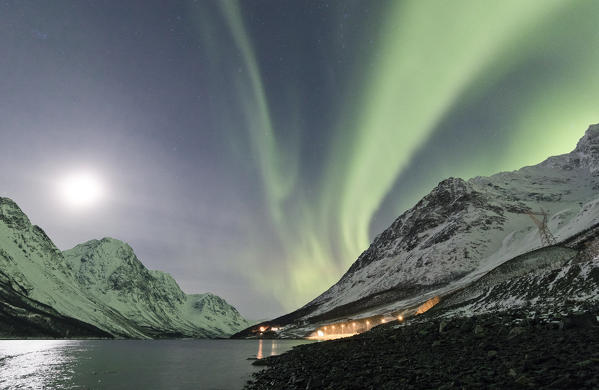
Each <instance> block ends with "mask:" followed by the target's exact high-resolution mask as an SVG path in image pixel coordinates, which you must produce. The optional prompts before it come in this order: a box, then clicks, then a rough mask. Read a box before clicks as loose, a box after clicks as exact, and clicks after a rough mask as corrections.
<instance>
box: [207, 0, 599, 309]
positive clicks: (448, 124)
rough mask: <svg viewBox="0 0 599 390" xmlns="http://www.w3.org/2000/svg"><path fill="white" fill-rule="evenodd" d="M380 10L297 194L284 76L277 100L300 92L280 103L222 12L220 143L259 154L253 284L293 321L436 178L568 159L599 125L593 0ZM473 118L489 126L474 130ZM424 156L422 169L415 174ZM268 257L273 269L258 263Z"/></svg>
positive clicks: (245, 36) (235, 13) (247, 43)
mask: <svg viewBox="0 0 599 390" xmlns="http://www.w3.org/2000/svg"><path fill="white" fill-rule="evenodd" d="M312 4H314V3H312ZM378 5H379V6H380V10H379V11H378V13H377V15H378V16H377V17H375V19H376V20H377V21H378V23H379V24H380V25H377V26H375V27H373V25H372V24H368V25H367V26H366V27H365V28H364V29H365V30H367V31H368V34H367V35H365V36H361V37H358V38H356V40H357V42H356V41H354V43H353V45H355V46H360V47H366V46H367V52H366V53H365V51H364V50H362V51H360V52H359V53H355V54H353V55H351V56H350V59H351V61H350V63H351V66H348V71H347V72H346V73H345V74H344V75H343V77H344V80H343V81H344V83H345V84H346V85H348V86H351V87H346V88H341V89H340V93H339V94H338V96H336V101H335V103H334V104H333V108H332V111H333V112H334V113H335V116H334V119H333V120H332V128H331V129H329V131H330V134H331V135H330V136H329V142H327V143H326V145H325V151H324V152H323V157H322V159H321V160H319V161H318V162H319V165H318V169H317V170H316V173H313V172H312V173H310V174H309V176H310V178H311V181H312V183H317V184H316V185H314V184H313V185H311V186H309V191H307V190H306V188H305V183H306V181H307V179H305V178H303V176H306V174H305V173H302V172H301V169H300V167H301V166H302V165H303V164H306V163H308V162H306V161H304V160H303V157H302V153H301V151H299V150H298V148H299V147H298V142H297V140H298V139H299V138H300V137H301V135H300V133H301V131H302V129H301V124H299V123H297V115H294V110H296V109H297V105H300V106H301V105H302V104H303V103H302V99H304V98H305V95H306V94H305V93H304V92H302V89H301V88H300V87H299V86H298V84H299V82H293V81H290V83H289V85H288V86H286V89H287V91H286V92H287V93H290V94H291V95H293V93H294V90H295V91H298V92H297V96H296V98H295V99H290V101H291V102H293V103H289V104H287V105H284V107H283V108H280V102H278V101H277V100H276V99H277V98H276V97H271V96H270V95H269V93H270V92H271V91H272V90H269V89H268V88H267V86H266V83H265V81H264V77H265V74H266V71H265V70H264V69H261V61H263V56H267V55H268V53H265V52H264V51H262V52H259V51H257V50H256V49H255V46H254V45H255V42H254V39H256V38H255V37H254V36H253V35H252V31H251V30H250V28H249V25H251V23H252V21H251V20H250V21H249V22H248V21H246V19H245V15H246V14H245V12H246V10H245V8H244V4H243V3H236V2H233V1H226V2H220V12H221V15H222V17H223V23H224V25H225V26H226V27H227V30H228V34H229V36H228V38H221V39H222V40H225V39H228V40H230V41H229V43H231V44H232V45H234V47H235V51H236V52H237V54H236V55H237V56H238V58H239V63H240V64H241V65H240V66H241V67H242V69H243V72H240V71H236V72H234V71H231V72H230V74H228V75H227V76H226V77H230V78H231V79H232V80H234V83H233V84H232V85H234V86H235V95H236V97H235V102H236V103H235V104H237V105H238V106H239V107H241V109H242V111H243V125H242V126H228V128H229V130H230V133H231V134H230V137H231V139H232V140H233V141H232V145H234V146H233V149H235V148H237V150H239V149H241V150H243V149H245V150H246V152H245V153H248V154H251V155H252V156H253V159H251V161H253V162H254V164H255V169H256V171H257V172H259V177H260V181H261V183H262V188H263V190H262V192H263V197H262V199H263V202H264V204H265V210H266V218H267V219H268V220H269V226H270V227H271V230H270V231H255V232H253V238H252V240H251V242H252V244H251V245H248V247H247V248H245V251H244V252H245V253H244V254H243V255H242V256H243V258H244V264H246V265H247V269H248V270H249V277H250V278H251V280H252V283H253V284H254V286H256V288H258V289H260V290H261V291H263V292H264V294H273V295H275V296H276V297H277V299H278V300H279V301H280V302H281V304H282V305H283V307H284V308H285V309H287V310H289V309H294V308H297V307H298V306H299V305H302V304H304V303H306V302H308V301H309V300H310V299H312V298H314V297H315V296H317V295H318V294H319V293H321V292H322V291H324V290H325V289H327V288H328V287H330V286H331V285H332V284H333V283H334V282H336V281H337V280H338V278H340V276H341V275H342V273H343V272H345V270H346V269H347V268H348V267H349V265H350V264H351V263H352V262H353V261H355V259H356V258H357V257H358V255H359V254H360V253H361V251H363V250H364V249H366V248H367V246H368V245H369V242H370V241H371V239H372V238H373V236H374V235H376V234H377V233H378V232H380V231H381V230H382V229H383V228H384V227H385V226H386V225H388V224H389V223H390V222H392V220H393V219H394V218H395V217H397V216H398V215H399V214H400V213H401V212H402V211H404V210H405V209H407V208H409V207H411V205H412V204H413V203H414V202H415V201H417V199H418V198H419V197H421V196H422V195H424V194H426V193H427V192H428V191H430V189H431V188H432V187H433V186H434V185H435V184H436V182H438V181H439V180H441V179H443V178H444V177H448V176H458V177H463V178H469V177H473V176H477V175H489V174H492V173H495V172H499V171H502V170H511V169H517V168H519V167H521V166H524V165H529V164H533V163H537V162H539V161H541V160H543V159H544V158H546V157H547V156H550V155H556V154H561V153H565V152H568V151H570V150H571V149H572V148H573V147H574V145H575V142H576V141H577V139H578V138H579V137H580V136H581V134H582V131H583V130H584V129H586V127H587V126H588V125H589V124H590V123H594V122H597V117H598V116H597V114H598V102H599V85H598V84H599V71H598V69H599V30H598V29H597V28H596V16H597V15H599V2H598V1H563V0H535V1H533V0H530V1H516V0H509V1H502V2H492V1H465V0H459V1H451V2H445V1H388V2H379V3H378ZM306 6H308V5H306ZM337 7H339V4H337ZM198 18H201V17H198ZM371 20H372V19H371ZM203 22H204V23H206V22H207V21H206V20H204V21H203ZM211 23H216V22H214V21H212V22H211ZM357 23H359V20H358V21H357ZM365 23H368V21H366V22H365ZM356 35H358V34H356ZM209 40H210V38H206V41H209ZM360 40H362V41H366V40H368V41H369V42H370V43H371V44H370V45H365V44H364V45H360ZM362 43H363V42H362ZM222 46H226V44H225V43H221V44H219V45H215V44H212V50H213V53H212V54H213V56H214V57H215V58H220V57H222V58H225V57H227V55H228V54H227V53H225V52H224V51H223V50H224V49H222ZM365 54H366V55H365ZM227 58H229V57H227ZM220 65H222V63H221V62H219V61H215V66H220ZM497 90H502V91H504V92H505V93H503V94H502V95H496V91H497ZM348 91H351V93H347V92H348ZM343 92H345V93H343ZM273 106H277V107H278V108H277V111H278V112H279V114H277V115H274V116H273V109H272V107H273ZM281 112H282V113H283V114H281ZM485 114H486V115H488V116H487V118H488V121H486V119H487V118H485V117H484V115H485ZM275 116H276V118H275ZM469 116H471V117H477V118H479V117H480V116H483V118H482V119H481V120H477V121H471V122H469V121H468V120H466V119H465V118H468V117H469ZM282 118H283V119H282ZM294 121H296V123H294ZM281 127H284V128H285V131H284V133H282V132H281ZM491 132H492V133H493V136H494V138H493V139H492V142H488V141H489V140H491V139H490V138H488V137H487V135H488V134H489V133H491ZM281 134H285V136H282V135H281ZM234 140H245V141H238V142H237V143H236V141H234ZM468 140H470V142H469V141H468ZM246 141H247V142H246ZM439 142H442V143H445V145H446V147H444V146H443V145H439ZM242 154H243V152H242ZM431 155H435V158H434V161H433V162H430V161H429V162H427V163H426V164H425V166H426V167H427V168H430V169H418V168H417V167H414V162H415V161H417V160H419V159H420V160H421V161H427V160H430V159H429V158H427V156H431ZM427 164H428V165H427ZM431 164H432V166H431ZM413 170H414V172H412V174H411V175H410V177H409V179H407V180H406V179H405V177H406V174H407V173H408V172H411V171H413ZM414 176H416V177H414ZM269 232H270V233H274V234H275V235H276V237H277V239H276V244H273V243H272V242H271V241H269V239H268V238H267V236H268V234H269ZM265 256H266V257H271V258H274V260H273V261H272V264H270V265H269V266H268V267H264V266H263V263H262V262H261V259H263V258H264V257H265Z"/></svg>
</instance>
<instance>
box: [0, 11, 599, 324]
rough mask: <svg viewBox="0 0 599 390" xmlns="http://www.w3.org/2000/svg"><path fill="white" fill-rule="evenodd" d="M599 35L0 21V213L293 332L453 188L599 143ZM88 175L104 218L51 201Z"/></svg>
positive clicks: (501, 21) (230, 15)
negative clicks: (120, 257) (12, 209)
mask: <svg viewBox="0 0 599 390" xmlns="http://www.w3.org/2000/svg"><path fill="white" fill-rule="evenodd" d="M597 15H599V1H581V0H580V1H577V0H575V1H561V0H528V1H514V0H506V1H501V2H495V1H476V0H469V1H464V0H456V1H441V0H432V1H400V0H397V1H395V0H390V1H382V0H377V1H366V0H363V1H351V0H339V1H321V0H311V1H305V2H303V1H295V0H247V1H232V0H222V1H217V0H213V1H210V0H205V1H197V2H192V1H181V2H169V3H168V5H167V4H165V3H162V2H153V1H143V2H129V3H128V4H127V5H126V6H125V5H119V4H118V3H117V2H108V1H107V2H102V1H100V2H93V1H89V2H84V1H78V2H74V1H71V2H69V1H61V2H52V3H44V4H40V3H36V2H18V1H4V2H3V3H2V5H0V32H1V33H0V48H1V49H2V52H3V53H7V54H8V55H4V56H2V59H0V70H2V73H3V75H5V77H3V79H2V80H1V81H0V82H1V84H0V94H1V95H0V96H1V97H2V99H1V102H2V103H0V118H1V119H0V129H1V132H2V140H3V142H2V143H1V144H0V151H1V153H0V161H1V163H2V166H3V167H10V169H8V168H5V169H3V170H2V173H1V174H0V179H1V182H2V183H3V186H2V194H0V195H3V196H10V197H12V198H14V199H15V200H16V201H17V202H18V203H19V204H20V205H21V206H22V207H23V208H24V210H25V211H26V212H27V213H28V215H29V216H30V217H31V218H32V219H34V222H35V223H37V224H39V225H41V226H42V227H44V229H45V230H46V232H47V233H48V234H49V235H50V236H51V237H52V238H53V239H55V242H57V243H58V245H59V246H61V249H67V248H68V247H70V246H73V245H75V244H76V243H78V242H81V241H85V240H89V239H91V238H97V237H101V236H106V235H109V236H114V237H117V238H120V239H123V240H125V241H127V242H129V243H130V244H131V246H132V247H133V248H134V249H135V251H136V253H137V254H138V256H139V257H140V259H141V260H142V261H143V262H144V263H145V264H146V265H148V266H149V267H150V268H156V269H162V270H165V271H168V272H170V273H172V274H173V276H174V277H175V279H177V280H178V281H179V282H180V284H181V286H182V288H183V289H184V290H186V291H187V292H203V291H212V292H214V293H217V294H219V295H221V296H223V297H225V298H226V299H227V300H228V301H230V302H231V303H232V304H234V305H235V306H236V307H238V308H239V309H240V311H241V312H242V313H243V314H245V315H247V316H249V317H250V318H259V317H268V316H273V315H276V314H282V313H283V312H285V311H289V310H291V309H295V308H297V307H299V306H300V305H302V304H305V303H307V302H308V301H309V300H310V299H312V298H314V297H316V296H317V295H318V294H320V293H321V292H322V291H324V290H325V289H327V288H328V287H330V286H331V285H332V284H333V283H334V282H336V281H337V280H338V279H339V278H340V277H341V275H342V274H343V273H344V272H345V271H346V270H347V268H348V267H349V266H350V265H351V264H352V263H353V261H354V260H355V259H356V258H357V257H358V255H359V254H360V253H361V251H363V250H364V249H366V248H367V246H368V244H369V242H370V241H371V240H372V238H373V237H374V236H375V235H376V234H378V233H379V232H381V231H382V230H383V229H384V228H385V227H387V226H388V225H389V224H390V223H391V222H392V221H393V220H394V219H395V218H396V217H397V216H398V215H399V214H400V213H401V212H403V211H404V210H406V209H407V208H409V207H411V206H412V205H413V204H414V203H415V202H416V201H417V200H418V199H419V198H420V197H421V196H423V195H425V194H426V193H427V192H428V191H430V190H431V189H432V188H433V187H434V186H435V185H436V183H437V182H439V181H440V180H442V179H444V178H446V177H449V176H458V177H463V178H470V177H473V176H477V175H489V174H492V173H496V172H499V171H502V170H511V169H517V168H519V167H521V166H524V165H530V164H534V163H537V162H540V161H541V160H543V159H544V158H546V157H548V156H550V155H555V154H560V153H565V152H568V151H570V150H571V149H573V148H574V146H575V143H576V141H577V140H578V139H579V138H580V137H581V136H582V134H583V132H584V130H585V129H586V128H587V126H588V125H589V124H591V123H597V122H599V108H598V102H599V71H598V70H597V69H599V29H597V26H596V20H597ZM6 140H9V142H6ZM73 165H84V166H89V167H93V168H95V169H97V170H99V171H101V172H102V173H103V175H104V177H105V178H106V181H107V183H108V184H107V185H108V186H109V188H110V194H111V197H110V199H109V200H108V201H107V202H106V204H104V205H103V206H102V207H101V208H99V209H98V210H94V211H90V212H88V213H87V214H85V215H81V214H65V213H66V212H65V211H64V210H61V209H60V208H56V207H53V202H54V201H55V199H53V198H52V197H48V196H42V195H40V194H43V193H44V192H48V188H49V187H48V186H51V184H50V183H49V182H51V178H52V177H53V176H54V175H55V174H56V172H59V171H63V170H65V169H66V167H69V166H73ZM92 221H93V222H92Z"/></svg>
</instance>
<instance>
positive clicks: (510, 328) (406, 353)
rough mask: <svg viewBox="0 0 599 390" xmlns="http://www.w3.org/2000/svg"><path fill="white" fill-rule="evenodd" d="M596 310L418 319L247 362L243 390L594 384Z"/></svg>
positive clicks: (597, 379)
mask: <svg viewBox="0 0 599 390" xmlns="http://www.w3.org/2000/svg"><path fill="white" fill-rule="evenodd" d="M598 315H599V310H597V309H594V310H592V311H587V312H584V313H577V314H568V315H565V316H559V315H556V316H552V317H550V318H547V317H545V318H540V317H538V316H535V317H532V318H531V317H530V316H528V313H526V312H524V311H510V312H502V313H493V314H484V315H479V316H475V317H460V318H450V319H441V318H429V319H427V320H426V321H424V320H425V319H424V318H423V319H422V320H420V321H413V322H410V323H408V324H402V325H399V324H398V323H397V322H394V323H388V324H385V325H380V326H378V327H376V328H374V329H373V330H371V331H370V332H367V333H363V334H360V335H356V336H353V337H349V338H345V339H338V340H334V341H324V342H319V343H312V344H307V345H302V346H298V347H295V348H294V349H292V350H290V351H288V352H286V353H284V354H282V355H279V356H273V357H268V358H264V359H262V360H258V361H255V362H254V363H252V364H253V365H255V366H266V369H264V370H262V371H260V372H257V373H254V374H252V379H250V380H249V381H248V383H247V384H246V387H245V388H246V389H248V390H258V389H302V390H303V389H325V388H334V389H369V388H373V389H396V388H405V389H425V388H426V389H431V388H438V389H454V388H455V389H458V388H496V389H504V388H555V389H558V388H578V389H585V388H589V389H590V388H597V387H599V323H598V318H599V317H598Z"/></svg>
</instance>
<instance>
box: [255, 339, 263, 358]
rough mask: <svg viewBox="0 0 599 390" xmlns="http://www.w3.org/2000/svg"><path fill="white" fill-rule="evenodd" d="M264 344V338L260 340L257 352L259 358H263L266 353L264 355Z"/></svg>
mask: <svg viewBox="0 0 599 390" xmlns="http://www.w3.org/2000/svg"><path fill="white" fill-rule="evenodd" d="M262 344H263V343H262V339H260V340H258V353H257V354H256V357H257V358H258V359H262V358H263V357H264V355H262Z"/></svg>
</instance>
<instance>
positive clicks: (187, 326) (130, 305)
mask: <svg viewBox="0 0 599 390" xmlns="http://www.w3.org/2000/svg"><path fill="white" fill-rule="evenodd" d="M0 287H2V288H0V292H2V293H3V294H4V296H5V298H4V300H3V303H2V304H3V306H0V309H1V310H0V316H2V315H4V317H5V318H6V319H3V323H8V321H9V320H11V319H12V320H11V321H13V322H14V324H15V326H17V325H19V324H20V327H24V326H25V325H27V326H29V327H33V328H35V326H37V329H38V331H39V334H43V335H59V336H60V335H63V336H66V335H68V334H66V333H64V332H62V333H61V331H60V329H61V325H60V324H62V323H64V321H67V320H65V319H68V321H67V322H69V321H70V322H69V323H72V324H75V325H71V326H72V327H73V330H72V331H70V333H69V334H70V335H88V336H91V335H95V336H106V335H112V336H116V337H135V338H155V337H224V336H227V335H230V334H232V333H234V332H236V331H238V330H240V329H243V328H245V327H247V326H248V325H249V323H248V322H247V321H246V320H245V319H244V318H243V317H242V316H241V315H240V314H239V313H238V312H237V310H236V309H235V308H234V307H232V306H231V305H229V304H228V303H227V302H225V301H224V300H223V299H222V298H219V297H217V296H215V295H212V294H197V295H187V294H185V293H184V292H183V291H181V289H180V288H179V286H178V285H177V283H176V282H175V280H174V279H173V278H172V277H171V276H170V275H168V274H165V273H163V272H160V271H150V270H148V269H147V268H145V267H144V265H143V264H142V263H141V262H140V261H139V260H138V259H137V257H136V256H135V254H134V253H133V250H132V249H131V247H130V246H129V245H127V244H125V243H123V242H121V241H118V240H115V239H112V238H104V239H102V240H93V241H89V242H86V243H84V244H81V245H77V246H76V247H75V248H73V249H70V250H68V251H65V252H61V251H60V250H59V249H58V248H56V246H55V245H54V244H53V243H52V241H51V240H50V239H49V238H48V236H47V235H46V234H45V233H44V232H43V230H42V229H40V228H39V227H37V226H33V225H32V224H31V223H30V221H29V219H28V218H27V216H26V215H25V214H24V213H23V212H22V211H21V209H20V208H19V207H18V206H17V204H16V203H14V202H13V201H12V200H10V199H7V198H0ZM9 302H14V304H9ZM34 309H37V310H38V311H39V310H41V309H43V310H46V311H45V312H44V313H43V316H45V317H44V318H45V320H44V321H41V320H37V321H34V320H33V319H34V318H37V317H35V316H36V315H37V316H38V317H39V316H40V315H41V314H39V313H38V312H35V311H34ZM16 313H19V318H17V317H16ZM36 313H37V314H36ZM0 318H2V317H0ZM61 321H62V322H61ZM44 324H47V325H48V326H46V328H48V329H53V331H52V332H48V329H44ZM34 325H35V326H34ZM78 327H81V329H79V328H78ZM13 328H14V326H13ZM33 328H32V330H31V335H35V330H34V329H33ZM90 329H91V330H90ZM0 332H2V327H0ZM86 332H87V333H86ZM4 333H5V334H7V335H11V334H15V335H18V329H16V330H15V329H12V332H9V330H8V329H7V330H5V331H4ZM1 335H2V333H0V336H1ZM28 335H29V333H28Z"/></svg>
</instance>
